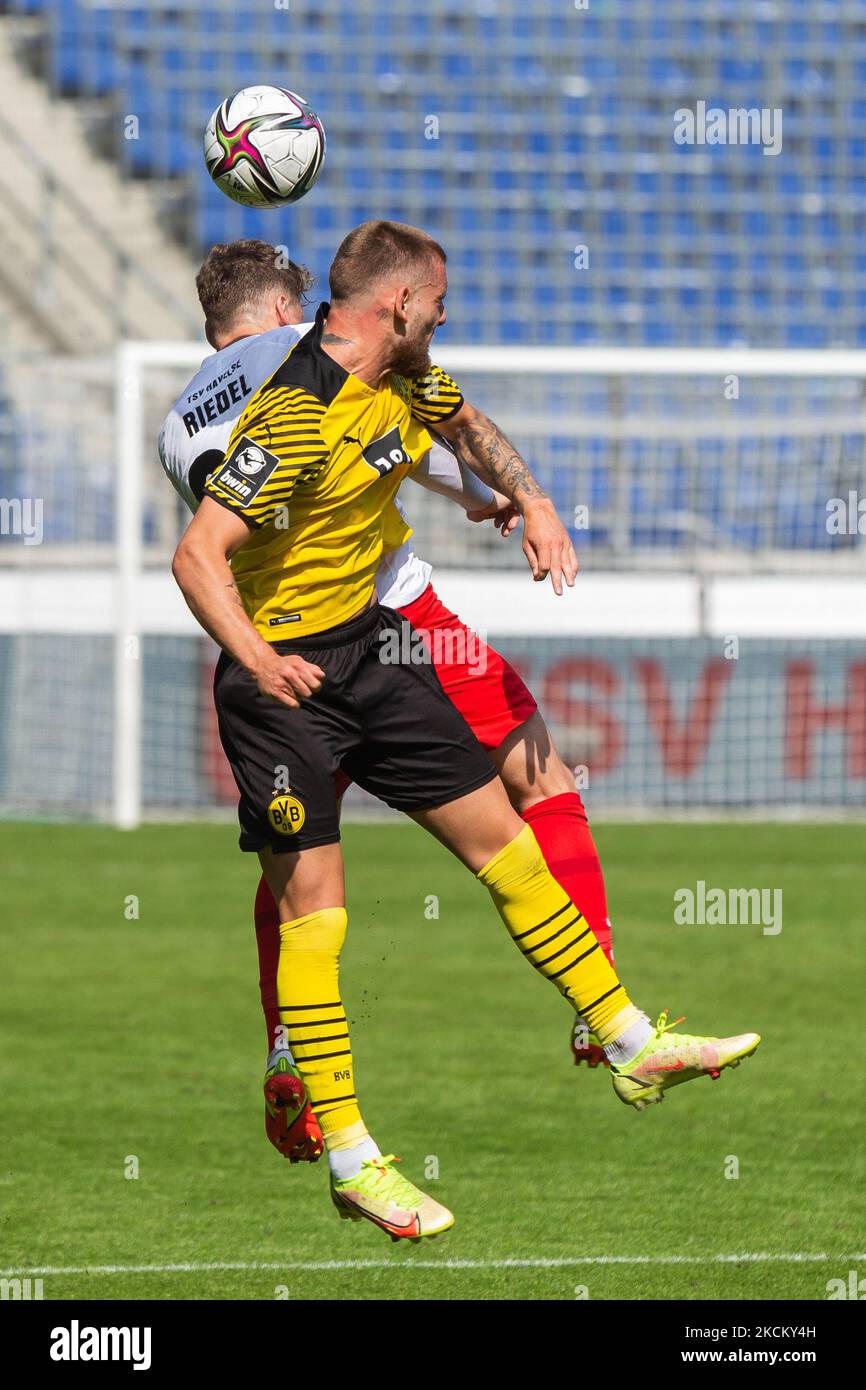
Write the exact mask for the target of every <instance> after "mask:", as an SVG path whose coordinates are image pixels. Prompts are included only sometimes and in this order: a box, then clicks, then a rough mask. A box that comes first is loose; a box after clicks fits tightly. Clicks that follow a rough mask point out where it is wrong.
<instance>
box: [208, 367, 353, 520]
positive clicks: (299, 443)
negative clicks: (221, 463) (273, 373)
mask: <svg viewBox="0 0 866 1390" xmlns="http://www.w3.org/2000/svg"><path fill="white" fill-rule="evenodd" d="M326 409H327V407H326V406H325V405H324V404H323V403H322V402H321V401H319V400H316V398H315V397H314V396H311V395H310V393H309V392H308V391H305V390H304V389H303V388H302V387H298V386H273V385H272V386H269V387H266V388H265V389H264V391H263V393H262V394H261V396H260V397H258V398H257V400H256V401H255V403H254V409H253V411H252V412H251V414H250V415H249V416H245V415H242V416H241V418H240V420H239V421H238V423H237V425H236V426H235V429H234V432H233V434H232V437H231V440H230V441H229V447H228V450H227V456H228V457H229V458H230V457H231V453H232V450H233V449H234V447H235V445H236V443H237V442H238V441H239V440H240V439H241V438H242V437H243V436H246V438H248V439H251V440H253V442H254V443H256V444H260V445H261V447H262V448H263V449H267V450H268V451H269V452H270V453H272V454H276V455H277V457H278V458H279V460H280V462H279V464H278V466H277V467H276V468H275V469H274V471H273V473H271V475H270V477H269V478H268V480H267V482H266V483H265V484H264V486H263V487H262V488H261V489H260V490H259V491H258V492H257V494H256V496H255V497H254V498H253V499H252V500H251V501H249V502H247V503H243V502H241V501H240V500H239V499H238V498H237V497H235V496H234V495H233V494H231V493H229V492H228V491H226V490H225V489H224V488H221V487H220V480H219V472H217V473H216V474H215V475H214V476H213V477H211V479H210V481H209V482H208V483H207V487H206V491H207V492H209V493H210V494H211V495H212V496H213V497H214V498H215V499H216V501H218V502H221V503H222V504H223V506H225V507H230V508H231V510H232V511H237V512H240V513H241V514H242V515H243V516H244V518H245V519H246V520H247V521H249V522H251V523H252V525H254V526H262V525H263V524H264V523H265V522H266V521H270V520H271V519H272V517H273V515H274V512H275V510H276V509H277V508H278V507H282V506H285V504H286V503H287V502H289V501H290V499H291V496H292V493H293V492H294V490H295V488H296V487H297V485H298V483H305V482H311V481H312V480H313V479H314V478H316V477H317V476H318V474H319V473H320V472H321V471H322V469H323V467H324V466H325V463H326V462H327V459H328V446H327V445H326V443H325V441H324V439H323V438H322V433H321V430H320V423H321V420H322V416H323V415H324V414H325V411H326Z"/></svg>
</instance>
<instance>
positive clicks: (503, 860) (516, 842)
mask: <svg viewBox="0 0 866 1390" xmlns="http://www.w3.org/2000/svg"><path fill="white" fill-rule="evenodd" d="M477 877H478V878H479V879H480V881H481V882H482V883H483V884H484V886H485V888H487V889H488V891H489V893H490V896H491V898H492V899H493V902H494V904H495V906H496V910H497V912H498V913H499V915H500V917H501V918H502V920H503V922H504V923H505V925H506V927H507V928H508V930H509V932H510V934H511V939H512V941H514V942H515V944H516V945H517V946H518V947H519V949H520V950H521V951H522V952H523V954H524V955H525V956H526V959H527V960H528V961H529V963H530V964H531V965H534V966H535V969H536V970H537V971H538V972H539V974H541V975H543V976H544V977H545V979H546V980H550V981H551V982H552V983H553V984H555V985H556V988H557V989H558V990H559V992H560V994H563V995H564V996H565V998H566V999H567V1000H568V1002H569V1003H570V1004H571V1006H572V1008H574V1009H575V1010H576V1011H577V1012H578V1013H580V1014H582V1015H583V1017H584V1018H585V1019H586V1021H587V1023H588V1025H589V1027H590V1028H591V1029H592V1031H593V1032H594V1033H595V1034H596V1035H597V1036H598V1038H599V1040H600V1041H601V1042H602V1043H607V1042H612V1041H614V1039H615V1038H616V1037H617V1036H618V1035H619V1033H620V1032H622V1031H624V1029H625V1028H627V1027H628V1025H629V1023H630V1022H631V1020H632V1018H633V1017H634V1016H635V1015H634V1013H633V1012H632V1011H631V1010H629V1009H628V1008H627V1005H629V1004H630V1000H629V997H628V995H627V994H626V992H625V988H624V987H623V986H622V985H621V984H620V982H619V979H618V978H617V975H616V973H615V971H614V970H613V968H612V967H611V966H610V965H609V964H608V962H607V960H606V958H605V954H604V952H603V951H602V949H601V947H600V946H599V944H598V942H597V941H596V939H595V936H594V934H593V932H592V929H591V928H590V926H589V924H588V923H587V921H586V919H585V918H584V917H583V916H582V914H581V913H580V912H579V911H578V910H577V908H576V907H575V906H574V904H573V902H572V901H571V899H570V898H569V896H568V894H567V893H566V892H565V890H564V889H563V888H561V887H560V886H559V884H558V883H557V882H556V879H555V878H554V877H553V875H552V874H551V872H550V870H549V869H548V867H547V864H546V863H545V860H544V856H543V854H542V853H541V850H540V849H539V847H538V841H537V840H536V838H535V836H534V835H533V833H532V830H531V828H530V827H529V826H528V825H527V826H524V828H523V830H521V832H520V834H519V835H518V836H517V837H516V838H515V839H513V840H512V841H511V843H510V844H508V845H506V846H505V848H504V849H501V850H500V851H499V853H498V854H496V855H494V857H493V858H492V859H491V860H490V863H489V864H485V866H484V868H483V869H482V870H481V872H480V874H478V875H477ZM616 1015H622V1016H623V1018H622V1023H621V1025H620V1019H619V1018H617V1023H616V1025H615V1026H614V1027H613V1028H611V1020H612V1019H613V1018H614V1017H615V1016H616Z"/></svg>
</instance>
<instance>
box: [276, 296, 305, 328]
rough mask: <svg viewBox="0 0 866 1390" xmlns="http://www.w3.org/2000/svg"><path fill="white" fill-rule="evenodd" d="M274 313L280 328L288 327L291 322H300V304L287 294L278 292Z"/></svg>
mask: <svg viewBox="0 0 866 1390" xmlns="http://www.w3.org/2000/svg"><path fill="white" fill-rule="evenodd" d="M274 315H275V317H276V320H277V324H278V325H279V327H280V328H286V327H287V326H288V325H290V324H294V323H300V322H301V314H300V305H299V304H298V303H297V302H296V301H295V300H292V299H289V297H288V295H286V294H278V295H277V299H276V303H275V304H274Z"/></svg>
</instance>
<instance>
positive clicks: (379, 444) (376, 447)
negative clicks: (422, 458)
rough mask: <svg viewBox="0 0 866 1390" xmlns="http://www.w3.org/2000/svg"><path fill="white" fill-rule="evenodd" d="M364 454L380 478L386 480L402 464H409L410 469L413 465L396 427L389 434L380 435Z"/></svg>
mask: <svg viewBox="0 0 866 1390" xmlns="http://www.w3.org/2000/svg"><path fill="white" fill-rule="evenodd" d="M363 454H364V459H365V461H366V462H367V463H369V465H370V467H371V468H373V469H375V471H376V472H377V473H378V474H379V477H380V478H384V477H385V475H386V474H387V473H390V472H392V470H393V469H395V468H399V466H400V465H401V464H408V465H409V466H410V467H411V465H412V460H411V458H410V457H409V455H408V454H407V453H406V450H405V449H404V448H403V440H402V439H401V438H400V431H399V429H398V428H397V426H396V425H395V426H394V428H393V429H392V430H389V431H388V433H387V434H383V435H380V437H379V438H378V439H374V440H373V442H372V444H368V445H367V447H366V449H364V451H363Z"/></svg>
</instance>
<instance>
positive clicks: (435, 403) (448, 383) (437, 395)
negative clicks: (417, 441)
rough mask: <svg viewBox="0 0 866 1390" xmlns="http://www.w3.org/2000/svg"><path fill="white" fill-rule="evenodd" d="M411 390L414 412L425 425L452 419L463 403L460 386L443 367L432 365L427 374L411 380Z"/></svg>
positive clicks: (417, 418)
mask: <svg viewBox="0 0 866 1390" xmlns="http://www.w3.org/2000/svg"><path fill="white" fill-rule="evenodd" d="M409 391H410V396H411V410H412V414H413V415H414V416H415V418H416V420H423V421H424V423H425V425H435V424H436V423H437V422H441V421H442V420H450V419H451V416H452V415H456V414H457V412H458V410H459V409H460V407H461V406H462V404H463V393H462V391H461V390H460V387H459V386H458V385H457V382H456V381H455V380H454V378H453V377H450V376H449V375H448V373H447V372H443V370H442V368H441V367H435V366H434V367H431V368H430V370H429V372H428V373H427V375H426V376H419V377H415V378H414V379H413V380H410V382H409Z"/></svg>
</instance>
